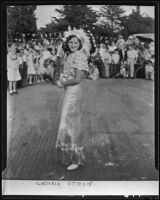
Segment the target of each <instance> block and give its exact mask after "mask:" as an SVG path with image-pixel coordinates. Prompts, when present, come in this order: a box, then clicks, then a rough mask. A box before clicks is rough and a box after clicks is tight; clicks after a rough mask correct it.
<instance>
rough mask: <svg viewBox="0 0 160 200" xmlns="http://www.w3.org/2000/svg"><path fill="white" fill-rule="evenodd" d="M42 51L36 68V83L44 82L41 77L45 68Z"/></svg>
mask: <svg viewBox="0 0 160 200" xmlns="http://www.w3.org/2000/svg"><path fill="white" fill-rule="evenodd" d="M43 55H44V54H43V51H42V50H41V51H40V59H39V68H38V78H39V79H38V80H39V81H38V82H44V79H43V75H44V74H45V73H46V68H45V67H44V57H43Z"/></svg>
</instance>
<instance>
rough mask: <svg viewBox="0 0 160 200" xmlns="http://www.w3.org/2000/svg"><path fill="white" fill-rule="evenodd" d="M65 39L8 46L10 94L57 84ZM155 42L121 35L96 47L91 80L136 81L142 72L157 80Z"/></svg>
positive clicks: (90, 59)
mask: <svg viewBox="0 0 160 200" xmlns="http://www.w3.org/2000/svg"><path fill="white" fill-rule="evenodd" d="M62 44H63V40H62V38H57V39H55V40H52V41H49V40H47V39H45V38H44V39H43V40H42V41H38V40H37V41H36V40H30V41H28V42H23V43H20V42H14V43H12V44H8V49H7V51H8V52H7V53H8V54H7V71H8V87H9V93H10V94H11V95H13V94H14V93H17V87H18V88H21V87H26V86H28V85H29V86H31V85H35V84H39V83H41V82H47V81H50V82H51V83H53V84H56V81H57V80H58V78H59V75H60V73H61V72H62V70H63V64H64V62H65V55H64V52H63V48H62ZM154 56H155V52H154V42H149V43H148V42H147V43H144V42H141V41H140V40H139V39H138V38H137V37H134V36H129V37H128V39H127V40H124V38H123V36H122V35H121V34H119V35H118V37H117V38H116V39H108V40H107V41H105V42H102V43H100V44H97V46H96V51H95V52H94V53H93V54H92V55H91V56H90V58H88V63H89V68H90V71H89V73H88V76H87V77H88V79H92V80H97V79H99V78H124V79H125V78H136V77H137V73H138V70H139V69H143V72H144V78H146V79H154V66H155V61H154Z"/></svg>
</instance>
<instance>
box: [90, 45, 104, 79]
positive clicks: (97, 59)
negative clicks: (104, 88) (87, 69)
mask: <svg viewBox="0 0 160 200" xmlns="http://www.w3.org/2000/svg"><path fill="white" fill-rule="evenodd" d="M92 61H93V64H94V65H96V66H97V68H98V71H99V76H100V78H102V77H103V68H104V64H103V61H102V57H101V55H100V52H99V47H97V49H96V54H94V55H93V56H92Z"/></svg>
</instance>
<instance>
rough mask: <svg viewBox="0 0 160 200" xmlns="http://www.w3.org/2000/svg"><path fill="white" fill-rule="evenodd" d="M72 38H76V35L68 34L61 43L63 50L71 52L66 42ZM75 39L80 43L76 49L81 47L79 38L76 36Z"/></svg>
mask: <svg viewBox="0 0 160 200" xmlns="http://www.w3.org/2000/svg"><path fill="white" fill-rule="evenodd" d="M72 38H77V37H76V36H75V35H70V36H68V37H67V39H66V41H65V42H64V43H63V45H62V48H63V50H64V51H65V52H68V53H71V50H70V48H69V45H68V43H69V41H70V40H71V39H72ZM77 40H78V41H79V44H80V45H79V48H78V50H80V49H82V42H81V40H80V39H79V38H77Z"/></svg>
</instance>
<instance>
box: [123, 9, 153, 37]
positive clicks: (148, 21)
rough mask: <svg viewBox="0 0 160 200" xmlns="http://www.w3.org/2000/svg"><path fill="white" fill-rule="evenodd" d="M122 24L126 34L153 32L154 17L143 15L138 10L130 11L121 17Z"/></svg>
mask: <svg viewBox="0 0 160 200" xmlns="http://www.w3.org/2000/svg"><path fill="white" fill-rule="evenodd" d="M122 25H123V26H124V27H125V31H126V32H128V34H129V35H130V34H136V33H154V19H153V18H151V17H148V16H146V17H144V16H142V15H140V13H139V12H132V14H130V15H129V16H128V17H126V18H124V19H123V22H122Z"/></svg>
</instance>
